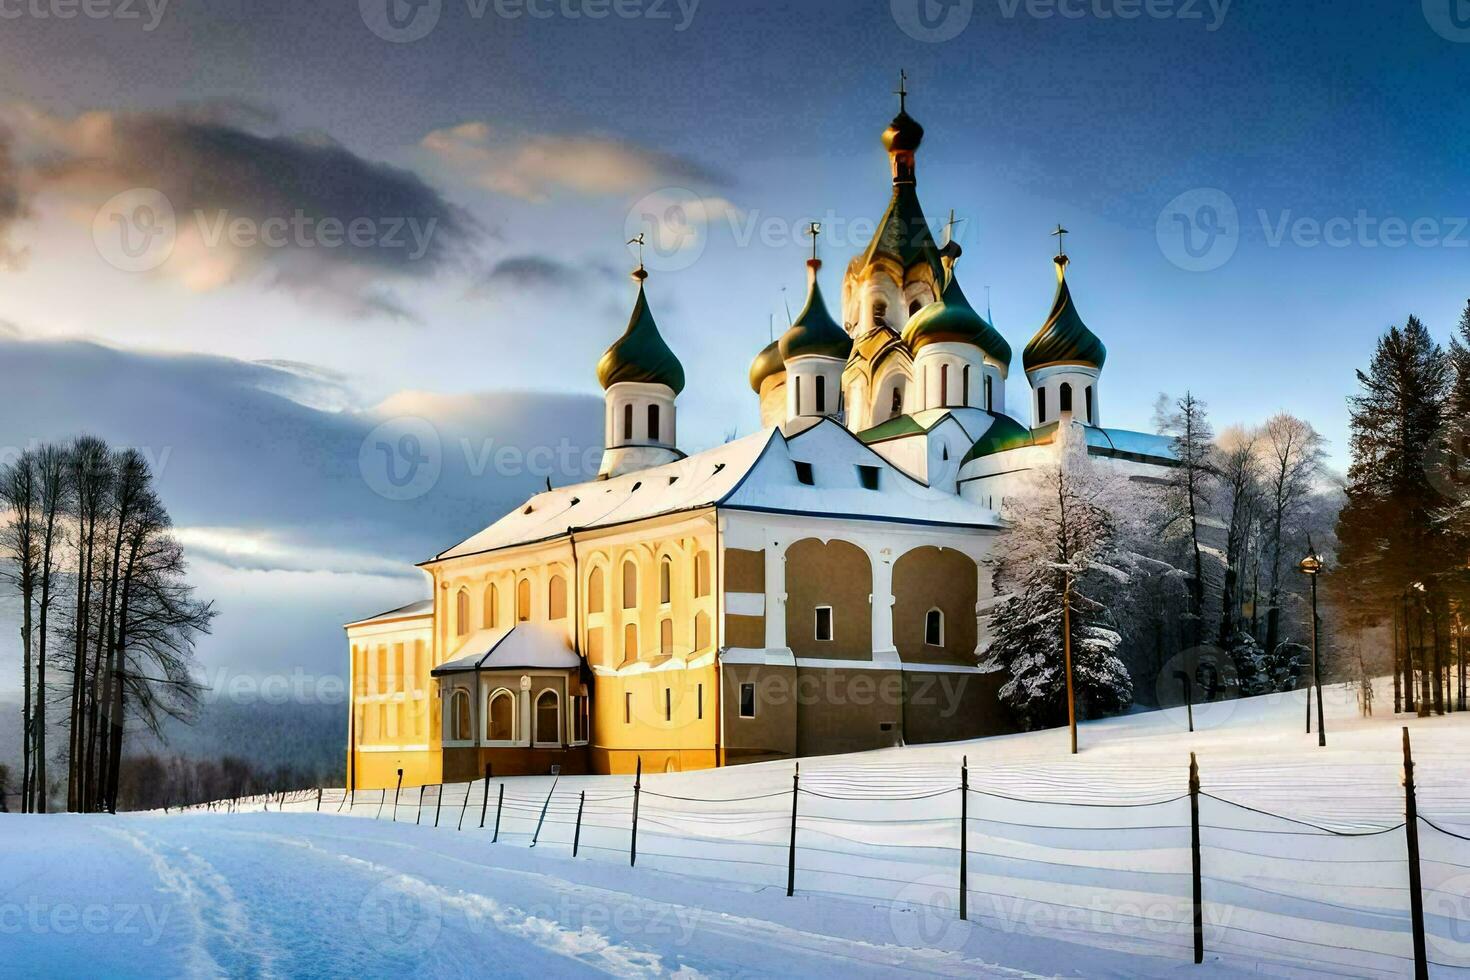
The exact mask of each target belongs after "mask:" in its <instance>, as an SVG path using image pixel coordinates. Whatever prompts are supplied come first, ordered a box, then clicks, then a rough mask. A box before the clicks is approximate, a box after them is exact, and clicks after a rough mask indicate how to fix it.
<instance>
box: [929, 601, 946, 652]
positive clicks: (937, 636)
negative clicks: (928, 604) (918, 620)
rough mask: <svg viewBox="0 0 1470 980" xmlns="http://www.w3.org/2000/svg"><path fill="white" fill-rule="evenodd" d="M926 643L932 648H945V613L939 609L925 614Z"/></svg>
mask: <svg viewBox="0 0 1470 980" xmlns="http://www.w3.org/2000/svg"><path fill="white" fill-rule="evenodd" d="M924 643H925V645H927V646H931V647H942V646H944V613H943V612H941V611H940V610H938V609H931V610H929V611H928V612H927V613H925V614H924Z"/></svg>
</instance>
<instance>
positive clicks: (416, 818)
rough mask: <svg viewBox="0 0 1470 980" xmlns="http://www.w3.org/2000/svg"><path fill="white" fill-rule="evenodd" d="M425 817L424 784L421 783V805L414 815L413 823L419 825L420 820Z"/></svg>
mask: <svg viewBox="0 0 1470 980" xmlns="http://www.w3.org/2000/svg"><path fill="white" fill-rule="evenodd" d="M423 819H424V784H423V783H419V805H418V812H416V813H415V814H414V815H413V825H414V826H415V827H417V826H418V825H419V821H421V820H423Z"/></svg>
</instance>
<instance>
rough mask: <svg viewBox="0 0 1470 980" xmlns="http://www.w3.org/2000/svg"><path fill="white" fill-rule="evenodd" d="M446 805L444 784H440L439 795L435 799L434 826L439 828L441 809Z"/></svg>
mask: <svg viewBox="0 0 1470 980" xmlns="http://www.w3.org/2000/svg"><path fill="white" fill-rule="evenodd" d="M443 805H444V784H443V783H440V784H439V795H438V796H435V797H434V826H435V827H438V826H439V808H440V807H442V806H443Z"/></svg>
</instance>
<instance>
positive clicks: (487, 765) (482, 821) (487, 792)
mask: <svg viewBox="0 0 1470 980" xmlns="http://www.w3.org/2000/svg"><path fill="white" fill-rule="evenodd" d="M502 791H503V790H502ZM465 792H466V793H468V792H469V790H465ZM489 803H490V763H488V762H487V763H485V793H484V795H483V796H481V797H480V829H481V830H484V829H485V807H486V806H487V805H489Z"/></svg>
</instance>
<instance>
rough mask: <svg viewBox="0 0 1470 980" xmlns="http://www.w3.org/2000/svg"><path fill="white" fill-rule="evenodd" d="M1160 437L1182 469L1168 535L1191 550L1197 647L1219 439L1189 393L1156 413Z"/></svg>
mask: <svg viewBox="0 0 1470 980" xmlns="http://www.w3.org/2000/svg"><path fill="white" fill-rule="evenodd" d="M1156 413H1157V414H1158V416H1159V419H1158V421H1159V423H1160V431H1161V432H1162V433H1163V434H1164V435H1167V436H1169V437H1171V439H1172V441H1173V450H1174V458H1175V459H1176V460H1178V464H1179V465H1178V466H1176V467H1175V468H1174V471H1173V474H1172V476H1171V477H1170V479H1169V486H1168V492H1167V493H1166V494H1165V500H1166V501H1167V505H1166V507H1165V509H1164V515H1165V522H1164V526H1163V528H1162V530H1163V533H1164V534H1165V535H1171V534H1172V535H1182V536H1183V537H1184V538H1185V540H1186V541H1187V543H1188V546H1189V560H1190V565H1191V578H1190V582H1189V593H1190V605H1191V609H1190V615H1191V617H1192V622H1191V630H1190V635H1191V637H1192V639H1193V643H1194V645H1195V646H1199V645H1200V643H1201V642H1203V639H1204V605H1205V568H1204V555H1205V546H1204V544H1203V543H1202V541H1201V538H1200V529H1201V526H1202V518H1203V516H1204V513H1205V510H1206V508H1207V506H1208V498H1209V495H1210V493H1211V492H1212V488H1213V483H1214V481H1215V479H1216V472H1217V471H1216V468H1215V442H1214V439H1215V436H1214V433H1213V432H1212V431H1211V429H1210V420H1209V416H1208V415H1207V414H1206V413H1205V403H1204V402H1202V401H1200V400H1199V399H1198V398H1196V397H1194V394H1193V393H1192V392H1188V391H1186V392H1185V393H1184V397H1182V398H1180V399H1179V400H1178V401H1176V402H1174V404H1173V406H1172V407H1170V408H1162V406H1161V408H1160V409H1156Z"/></svg>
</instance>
